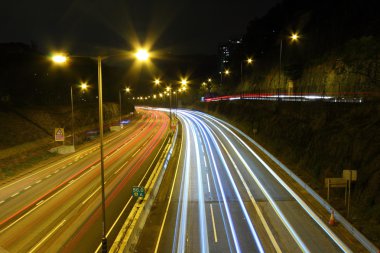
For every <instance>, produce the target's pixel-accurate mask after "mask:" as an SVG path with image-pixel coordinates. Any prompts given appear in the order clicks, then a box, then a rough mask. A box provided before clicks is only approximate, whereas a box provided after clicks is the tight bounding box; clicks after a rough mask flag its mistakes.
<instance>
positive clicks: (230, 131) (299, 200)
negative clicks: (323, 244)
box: [198, 113, 352, 252]
mask: <svg viewBox="0 0 380 253" xmlns="http://www.w3.org/2000/svg"><path fill="white" fill-rule="evenodd" d="M198 115H200V117H203V118H209V119H211V120H213V121H214V122H217V123H218V124H219V125H221V126H222V127H223V128H224V129H226V130H227V131H228V132H229V133H231V134H232V135H233V136H234V137H235V138H236V139H237V140H239V142H240V143H241V144H242V145H243V146H245V147H246V148H247V150H249V152H250V153H251V154H252V155H254V156H255V157H256V158H257V160H258V161H259V162H260V163H261V164H262V165H263V166H264V167H265V168H266V169H267V170H268V171H269V172H270V173H271V174H272V176H273V177H274V178H275V179H276V180H277V181H278V182H279V183H280V184H281V185H282V186H283V187H284V188H285V189H286V190H287V191H288V192H289V193H290V194H291V195H292V196H293V198H294V199H295V200H296V201H297V202H298V203H299V204H300V206H301V207H302V208H303V209H304V210H305V211H306V212H307V213H308V214H309V216H310V217H311V218H312V219H313V220H314V221H315V222H316V223H317V224H318V225H319V226H320V227H321V228H322V229H323V230H324V231H325V232H326V233H327V234H328V235H329V236H330V238H331V239H332V240H333V241H334V242H335V243H336V244H337V245H338V246H339V247H340V248H341V249H342V250H343V251H344V252H352V251H351V249H350V248H349V247H348V246H347V245H346V244H345V243H343V242H342V240H340V239H339V238H338V237H337V236H336V235H335V234H334V233H333V232H332V231H331V229H330V228H329V227H328V226H327V225H326V224H325V223H324V222H323V221H322V220H321V219H320V218H319V217H318V216H317V215H316V214H315V213H314V212H313V211H312V210H311V209H310V207H309V206H308V205H306V203H305V202H304V201H303V200H302V199H301V198H300V197H299V196H298V195H297V194H296V193H295V192H294V191H293V190H292V189H291V188H290V187H289V186H288V185H287V184H286V183H285V182H284V181H283V180H282V179H281V178H280V177H279V176H278V175H277V174H276V173H275V172H274V171H273V170H272V169H271V168H270V167H269V165H268V164H267V163H265V162H264V161H263V160H262V159H261V158H260V157H259V156H258V155H257V154H256V153H255V152H254V151H253V150H252V149H251V148H250V147H249V146H248V145H247V144H246V143H245V142H244V141H243V140H242V139H241V138H240V137H239V136H237V135H236V134H235V133H234V132H233V131H232V130H231V129H230V128H228V127H227V126H226V124H224V122H222V121H220V120H217V119H215V118H214V117H212V116H208V115H205V114H200V113H198Z"/></svg>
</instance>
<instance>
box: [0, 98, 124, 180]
mask: <svg viewBox="0 0 380 253" xmlns="http://www.w3.org/2000/svg"><path fill="white" fill-rule="evenodd" d="M0 105H1V106H0V122H1V124H0V180H1V179H5V178H7V177H9V176H12V175H15V174H16V173H18V172H20V171H22V170H23V169H24V168H29V167H30V166H32V165H34V164H35V163H37V162H39V161H41V160H44V159H45V158H48V157H51V156H54V154H51V153H49V152H48V150H49V149H50V148H52V147H55V146H57V145H62V142H55V141H54V129H55V128H57V127H59V128H64V129H65V135H66V140H65V144H66V145H71V143H72V139H71V108H70V107H69V106H49V107H42V106H28V107H10V106H7V105H6V104H0ZM123 111H124V110H123ZM74 112H75V113H74V118H75V144H76V145H79V144H82V143H84V142H85V141H86V140H88V139H89V137H91V136H89V135H87V134H86V132H87V131H89V130H94V131H95V132H96V131H97V129H98V109H97V105H96V104H91V105H86V106H85V105H81V106H77V108H76V109H75V110H74ZM103 113H104V120H105V126H108V125H110V124H111V123H112V122H117V121H118V120H119V107H118V105H117V104H114V103H105V104H104V108H103ZM107 130H108V128H107V127H105V131H107Z"/></svg>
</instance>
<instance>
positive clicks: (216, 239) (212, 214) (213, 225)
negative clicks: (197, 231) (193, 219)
mask: <svg viewBox="0 0 380 253" xmlns="http://www.w3.org/2000/svg"><path fill="white" fill-rule="evenodd" d="M210 212H211V220H212V229H213V230H214V241H215V242H216V243H217V242H218V235H217V234H216V228H215V219H214V211H213V210H212V205H211V204H210Z"/></svg>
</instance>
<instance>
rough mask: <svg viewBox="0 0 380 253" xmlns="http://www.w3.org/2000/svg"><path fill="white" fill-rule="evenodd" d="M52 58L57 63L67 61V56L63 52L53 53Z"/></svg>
mask: <svg viewBox="0 0 380 253" xmlns="http://www.w3.org/2000/svg"><path fill="white" fill-rule="evenodd" d="M52 60H53V62H55V63H65V62H67V57H66V56H65V55H63V54H55V55H53V57H52Z"/></svg>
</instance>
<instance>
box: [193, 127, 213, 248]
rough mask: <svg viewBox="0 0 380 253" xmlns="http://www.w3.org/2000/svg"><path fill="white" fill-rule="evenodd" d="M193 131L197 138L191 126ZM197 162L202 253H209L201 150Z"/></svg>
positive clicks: (195, 142)
mask: <svg viewBox="0 0 380 253" xmlns="http://www.w3.org/2000/svg"><path fill="white" fill-rule="evenodd" d="M191 131H192V132H193V136H196V132H195V129H194V126H193V125H191ZM194 144H195V147H199V146H198V138H194ZM195 154H196V160H197V180H198V182H197V185H198V203H199V204H198V210H199V223H200V224H199V225H200V226H199V227H200V234H201V237H200V239H201V250H202V253H205V252H209V246H208V235H207V223H206V210H205V200H204V191H203V183H202V181H203V180H202V172H201V161H200V157H199V149H198V148H197V149H196V152H195Z"/></svg>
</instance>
